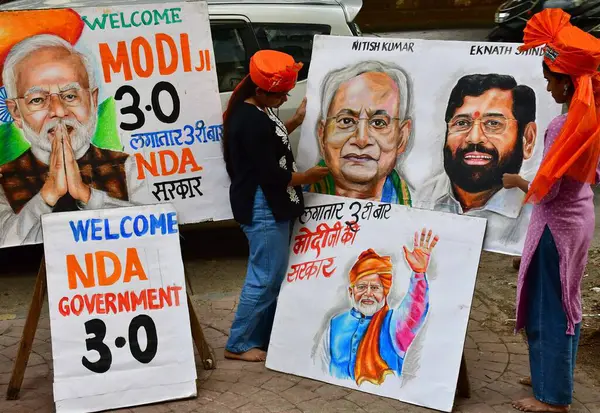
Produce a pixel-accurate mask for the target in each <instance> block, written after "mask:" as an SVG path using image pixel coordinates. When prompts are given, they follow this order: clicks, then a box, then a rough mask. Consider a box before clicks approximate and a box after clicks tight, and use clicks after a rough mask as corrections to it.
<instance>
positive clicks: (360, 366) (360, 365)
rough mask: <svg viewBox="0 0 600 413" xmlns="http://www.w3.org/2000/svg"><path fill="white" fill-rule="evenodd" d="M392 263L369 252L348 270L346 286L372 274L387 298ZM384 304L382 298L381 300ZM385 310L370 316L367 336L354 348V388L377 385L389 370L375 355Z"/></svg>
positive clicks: (385, 308)
mask: <svg viewBox="0 0 600 413" xmlns="http://www.w3.org/2000/svg"><path fill="white" fill-rule="evenodd" d="M392 269H393V267H392V260H391V258H390V257H382V256H380V255H378V254H377V253H376V252H375V251H373V250H372V249H370V248H369V249H368V250H367V251H364V252H363V253H362V254H360V256H359V257H358V260H357V261H356V263H355V264H354V266H353V267H352V269H351V270H350V285H351V286H354V285H355V284H356V283H357V282H358V280H360V279H361V278H363V277H366V276H368V275H372V274H378V275H379V280H380V281H381V284H382V285H383V291H384V294H385V295H386V296H387V295H388V293H389V292H390V288H391V287H392ZM384 300H386V298H384ZM388 310H389V307H388V305H387V302H386V303H385V305H384V306H383V308H382V309H381V310H379V311H378V312H376V313H375V315H373V318H372V319H371V323H370V324H369V327H368V328H367V332H366V333H365V335H364V337H363V338H362V340H361V342H360V345H359V346H358V353H357V354H356V364H355V366H354V377H355V379H356V383H357V384H359V385H360V384H361V383H362V382H364V381H368V382H371V383H374V384H378V385H379V384H381V383H383V380H384V378H385V376H386V375H388V374H391V373H392V370H391V369H390V367H389V366H388V365H387V363H386V362H385V361H384V360H383V358H382V357H381V354H380V353H379V335H380V333H381V325H382V324H383V320H384V319H385V316H386V315H387V312H388Z"/></svg>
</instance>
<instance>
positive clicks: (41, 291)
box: [6, 256, 47, 400]
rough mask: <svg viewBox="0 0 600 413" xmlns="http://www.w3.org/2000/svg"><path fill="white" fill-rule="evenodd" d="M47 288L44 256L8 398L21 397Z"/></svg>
mask: <svg viewBox="0 0 600 413" xmlns="http://www.w3.org/2000/svg"><path fill="white" fill-rule="evenodd" d="M46 290H47V284H46V261H45V260H44V257H43V256H42V262H41V264H40V269H39V271H38V275H37V278H36V280H35V288H34V290H33V297H32V298H31V304H30V305H29V312H28V313H27V319H26V320H25V326H24V327H23V335H22V336H21V344H20V345H19V352H18V353H17V358H16V359H15V364H14V366H13V371H12V375H11V377H10V381H9V383H8V390H7V391H6V400H17V399H18V398H19V392H20V391H21V384H23V377H24V376H25V369H26V368H27V362H28V361H29V354H31V348H32V347H33V339H34V338H35V332H36V330H37V327H38V322H39V321H40V314H41V312H42V306H43V305H44V299H45V297H46Z"/></svg>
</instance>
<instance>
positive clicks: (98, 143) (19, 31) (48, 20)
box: [0, 2, 231, 247]
mask: <svg viewBox="0 0 600 413" xmlns="http://www.w3.org/2000/svg"><path fill="white" fill-rule="evenodd" d="M0 27H2V31H1V33H0V72H1V76H2V78H1V82H0V247H7V246H14V245H23V244H32V243H40V242H41V241H42V231H41V220H40V217H41V216H42V215H43V214H47V213H52V212H60V211H75V210H91V209H101V208H115V207H123V206H132V205H143V204H154V203H160V202H171V203H173V204H174V205H175V208H176V209H177V211H178V214H179V219H180V222H181V223H182V224H183V223H192V222H199V221H203V220H220V219H228V218H230V217H231V212H230V210H229V202H228V182H229V180H228V177H227V174H226V171H225V166H224V164H223V161H222V155H221V147H220V137H221V135H222V114H221V103H220V100H219V92H218V88H217V77H216V73H215V62H214V56H213V47H212V40H211V32H210V25H209V19H208V11H207V5H206V3H204V2H181V3H168V4H167V5H164V6H161V5H158V4H152V5H144V4H136V5H135V6H124V5H119V6H116V7H114V8H110V7H109V8H106V7H98V8H81V9H50V10H32V11H6V12H0Z"/></svg>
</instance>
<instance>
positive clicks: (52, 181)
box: [40, 126, 68, 207]
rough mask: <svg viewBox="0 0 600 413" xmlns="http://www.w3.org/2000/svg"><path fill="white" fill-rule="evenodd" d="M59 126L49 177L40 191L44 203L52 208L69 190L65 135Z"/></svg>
mask: <svg viewBox="0 0 600 413" xmlns="http://www.w3.org/2000/svg"><path fill="white" fill-rule="evenodd" d="M58 128H59V126H57V128H56V131H55V133H54V139H53V140H52V149H51V152H50V162H49V164H48V176H47V177H46V182H44V186H42V189H41V190H40V195H41V197H42V199H43V200H44V202H45V203H46V204H48V205H50V206H51V207H53V206H54V205H56V203H57V202H58V200H59V199H60V198H62V197H63V196H64V195H65V194H66V193H67V190H68V187H67V177H66V173H65V159H64V151H63V137H64V136H63V134H62V131H59V129H58Z"/></svg>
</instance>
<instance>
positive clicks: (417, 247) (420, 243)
mask: <svg viewBox="0 0 600 413" xmlns="http://www.w3.org/2000/svg"><path fill="white" fill-rule="evenodd" d="M431 235H432V231H431V230H429V232H428V233H427V239H426V238H425V228H423V229H422V230H421V238H420V239H419V231H417V232H415V241H414V249H413V250H412V251H410V250H409V249H408V248H406V246H405V247H404V258H405V259H406V262H407V263H408V266H409V267H410V268H411V270H413V272H414V273H416V274H425V273H426V272H427V267H428V266H429V258H430V256H431V251H432V250H433V247H435V244H437V242H438V241H439V239H440V238H439V237H438V236H437V235H436V236H435V237H433V240H431ZM430 240H431V242H429V241H430Z"/></svg>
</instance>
